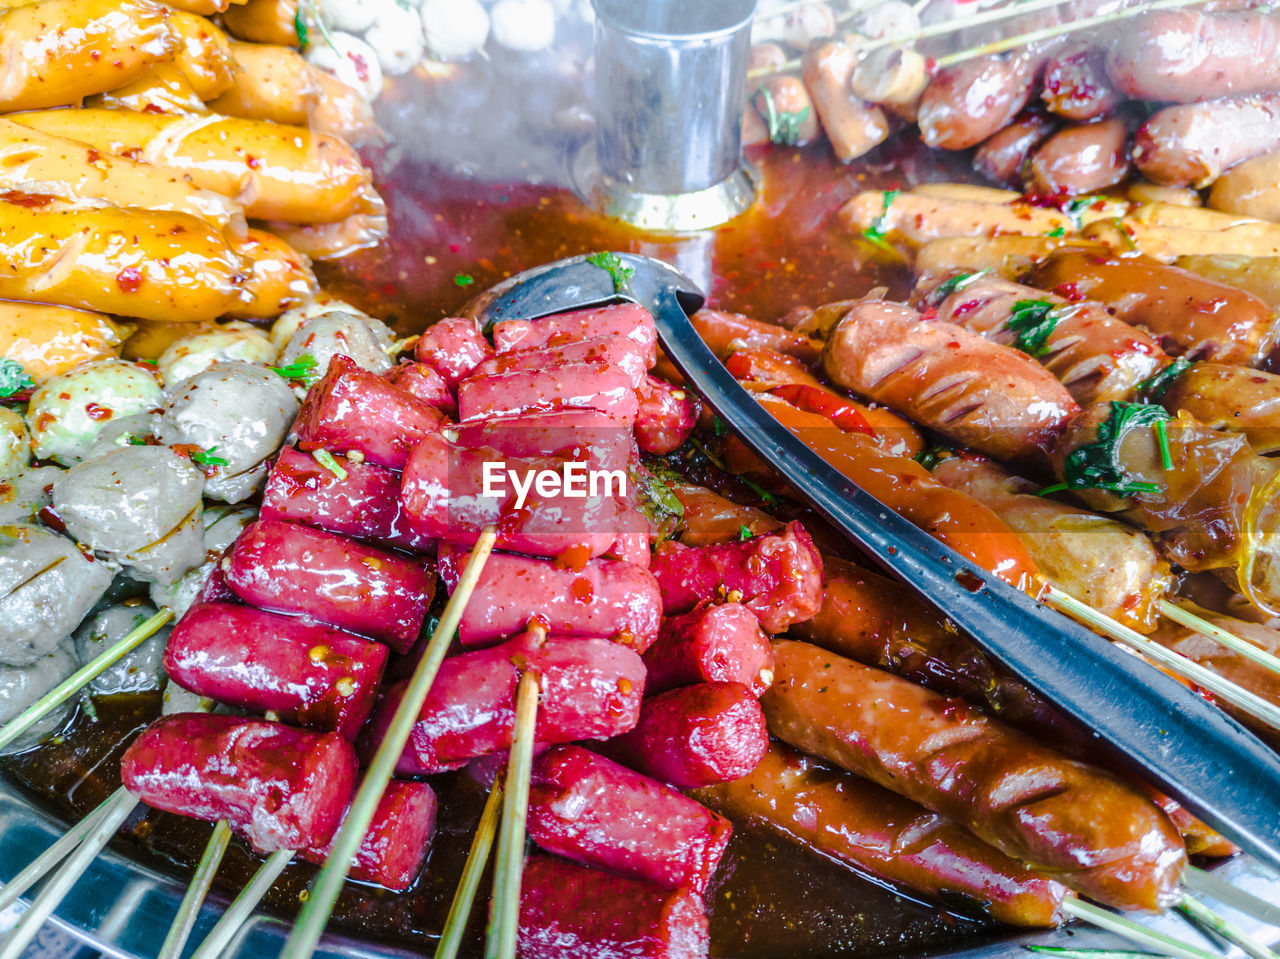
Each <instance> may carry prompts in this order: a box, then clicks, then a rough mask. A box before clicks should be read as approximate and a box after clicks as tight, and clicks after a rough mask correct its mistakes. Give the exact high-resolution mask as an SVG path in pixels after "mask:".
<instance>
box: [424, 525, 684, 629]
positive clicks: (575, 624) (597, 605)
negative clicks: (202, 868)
mask: <svg viewBox="0 0 1280 959" xmlns="http://www.w3.org/2000/svg"><path fill="white" fill-rule="evenodd" d="M466 559H467V557H466V554H459V553H457V552H455V551H453V550H444V549H442V550H441V556H440V574H441V576H442V578H443V579H444V582H445V585H446V586H447V587H448V588H449V590H450V591H452V590H453V587H454V585H455V584H456V583H457V581H458V575H459V571H460V570H461V569H462V568H463V566H465V565H466ZM535 616H536V617H537V618H538V619H539V620H541V621H543V622H544V623H546V624H547V629H548V631H549V632H551V633H555V634H559V635H565V636H605V637H616V638H617V639H618V640H619V641H621V642H623V643H625V644H626V645H629V646H631V647H632V648H633V649H635V650H636V651H637V652H643V651H644V650H646V649H648V648H649V646H651V645H652V644H653V641H654V640H655V639H657V637H658V626H659V621H660V619H661V617H662V596H661V593H660V592H659V590H658V583H657V581H656V580H655V579H654V578H653V576H652V575H651V574H650V572H649V571H648V570H646V569H642V568H641V567H639V566H634V565H632V564H630V563H619V562H615V561H612V560H600V559H596V560H591V561H590V562H588V563H587V564H586V565H585V566H583V567H582V569H580V570H575V569H562V568H560V567H558V566H556V565H555V564H553V563H550V562H547V561H546V560H540V559H533V558H532V557H529V556H515V555H512V554H510V553H494V554H492V555H491V556H490V557H489V559H488V561H487V562H486V563H485V566H484V570H483V571H482V572H481V574H480V580H479V582H477V584H476V588H475V591H474V592H473V593H472V594H471V601H470V602H469V603H467V608H466V610H465V611H464V612H463V614H462V622H461V623H460V625H459V626H458V638H459V640H461V642H462V644H463V645H464V646H479V645H483V644H485V643H492V642H495V641H497V640H500V639H505V638H507V637H508V636H514V635H515V634H516V633H519V632H520V631H521V630H523V629H524V628H525V627H526V626H527V625H528V622H529V620H530V619H531V618H532V617H535Z"/></svg>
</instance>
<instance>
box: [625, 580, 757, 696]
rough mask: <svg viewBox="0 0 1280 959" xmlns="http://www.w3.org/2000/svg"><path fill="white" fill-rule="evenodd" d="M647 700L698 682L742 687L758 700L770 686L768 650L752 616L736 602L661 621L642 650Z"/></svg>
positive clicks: (703, 608) (754, 616) (755, 619)
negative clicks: (655, 636)
mask: <svg viewBox="0 0 1280 959" xmlns="http://www.w3.org/2000/svg"><path fill="white" fill-rule="evenodd" d="M644 665H645V669H646V670H648V673H647V676H646V680H645V685H646V689H645V692H647V693H648V694H649V695H650V696H652V695H653V694H655V693H663V692H666V691H667V690H668V689H675V688H677V687H679V686H693V685H696V684H697V683H714V682H728V683H741V684H742V685H744V686H746V687H747V688H749V689H750V690H751V691H752V692H754V693H755V694H756V695H757V696H758V695H760V694H761V693H763V692H764V691H765V689H766V688H768V686H769V683H771V682H773V648H772V647H771V646H770V645H769V637H767V636H766V635H765V634H764V632H763V631H762V630H761V629H760V621H759V619H757V618H756V615H755V613H753V612H751V610H749V609H747V608H746V607H745V606H743V605H741V604H740V603H723V604H721V605H719V606H704V607H701V608H699V609H695V610H693V611H692V612H689V613H685V614H684V615H682V616H669V617H667V618H666V619H664V620H663V622H662V632H661V633H660V634H659V635H658V641H657V642H656V643H654V644H653V646H651V647H650V648H649V649H647V650H645V652H644Z"/></svg>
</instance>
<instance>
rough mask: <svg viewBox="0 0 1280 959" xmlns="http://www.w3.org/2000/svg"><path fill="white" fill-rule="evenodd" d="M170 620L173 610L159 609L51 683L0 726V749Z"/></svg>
mask: <svg viewBox="0 0 1280 959" xmlns="http://www.w3.org/2000/svg"><path fill="white" fill-rule="evenodd" d="M171 619H173V610H171V609H162V610H160V612H158V613H156V614H155V615H154V616H152V617H151V618H150V619H148V620H147V621H146V622H145V623H141V624H140V625H138V626H136V627H134V628H133V629H131V630H129V632H127V633H126V634H125V635H124V636H122V637H121V638H120V639H119V640H117V641H116V642H115V643H113V644H112V645H111V646H110V647H108V648H107V649H104V650H103V651H102V652H101V653H99V654H98V655H97V656H95V657H93V659H91V660H89V662H87V663H85V664H84V665H83V666H81V667H80V668H79V669H77V670H76V671H75V672H74V673H72V674H71V675H70V676H68V677H67V678H66V679H64V680H63V681H62V682H60V683H58V685H57V686H54V687H53V689H51V690H49V691H48V692H47V693H45V694H44V695H43V696H41V697H40V698H39V699H37V700H36V701H35V702H34V703H32V704H31V705H30V706H28V707H27V708H26V709H24V710H23V711H22V712H21V713H19V714H18V715H17V716H15V717H14V718H13V719H11V720H9V721H8V722H7V723H5V724H4V726H0V749H4V748H5V747H6V746H8V745H10V744H11V743H12V742H13V741H14V740H15V739H17V738H18V737H19V736H21V735H22V734H23V733H25V732H26V731H27V730H28V729H30V728H31V727H32V726H33V725H35V724H36V723H38V722H39V721H40V720H42V719H44V717H45V716H47V715H49V713H50V712H52V711H53V710H55V709H57V708H58V707H59V706H61V705H62V704H63V703H65V702H66V701H67V700H68V699H70V698H71V697H72V696H74V695H75V694H76V693H78V692H79V691H80V690H81V689H83V688H84V686H85V685H86V684H87V683H89V682H90V681H91V680H93V679H94V678H95V677H96V676H98V674H99V673H101V672H102V671H103V670H104V669H106V668H107V667H108V666H110V665H111V664H112V663H114V662H116V660H118V659H119V658H120V657H121V656H123V655H125V654H126V653H129V652H132V651H133V650H134V649H136V648H137V647H138V646H141V645H142V644H143V643H144V642H146V641H147V640H148V639H150V638H151V637H152V636H154V635H155V634H156V632H157V630H159V629H160V627H162V626H163V625H164V624H165V623H167V622H169V620H171Z"/></svg>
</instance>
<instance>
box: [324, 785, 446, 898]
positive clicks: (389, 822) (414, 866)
mask: <svg viewBox="0 0 1280 959" xmlns="http://www.w3.org/2000/svg"><path fill="white" fill-rule="evenodd" d="M342 818H343V820H344V821H345V820H346V813H343V814H342ZM435 831H436V794H435V792H434V791H433V790H432V788H431V787H430V786H428V785H427V784H426V783H415V782H405V781H403V780H399V779H393V780H392V781H391V782H389V783H387V788H386V791H385V792H384V793H383V794H382V798H381V799H379V800H378V808H377V809H375V810H374V813H373V821H372V822H371V823H369V829H368V831H366V832H365V834H364V839H362V840H361V841H360V848H359V849H358V850H357V851H356V854H355V855H354V856H352V857H351V872H350V873H349V875H350V877H351V878H352V879H358V880H360V881H362V882H376V883H377V884H378V885H379V886H383V887H385V888H387V889H391V890H393V891H394V892H404V891H405V890H406V889H408V888H409V887H410V886H412V885H413V881H414V880H415V879H416V878H418V873H420V872H421V871H422V864H423V863H424V862H426V859H427V853H429V852H430V851H431V839H432V837H433V836H434V834H435ZM336 835H337V832H336V831H335V832H334V836H336ZM332 849H333V840H332V839H330V840H329V842H326V843H325V844H324V845H323V846H317V847H312V848H309V849H303V850H302V851H301V855H302V858H303V859H306V860H307V861H309V862H314V863H316V864H317V865H321V864H323V863H324V862H325V860H327V859H328V858H329V853H330V851H331V850H332Z"/></svg>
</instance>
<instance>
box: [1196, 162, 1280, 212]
mask: <svg viewBox="0 0 1280 959" xmlns="http://www.w3.org/2000/svg"><path fill="white" fill-rule="evenodd" d="M1209 206H1211V207H1213V208H1214V209H1215V210H1224V211H1226V212H1227V213H1239V214H1241V215H1242V216H1256V217H1261V218H1262V219H1264V220H1273V221H1275V220H1280V149H1278V150H1276V151H1275V152H1269V153H1266V154H1264V155H1263V156H1258V157H1253V158H1252V159H1249V160H1245V161H1243V162H1242V163H1240V164H1238V165H1237V166H1234V167H1232V168H1231V169H1230V170H1228V171H1226V172H1225V173H1224V174H1222V176H1220V177H1218V179H1216V180H1214V181H1213V189H1212V190H1210V191H1209Z"/></svg>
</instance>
